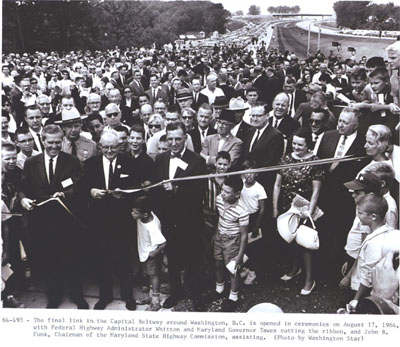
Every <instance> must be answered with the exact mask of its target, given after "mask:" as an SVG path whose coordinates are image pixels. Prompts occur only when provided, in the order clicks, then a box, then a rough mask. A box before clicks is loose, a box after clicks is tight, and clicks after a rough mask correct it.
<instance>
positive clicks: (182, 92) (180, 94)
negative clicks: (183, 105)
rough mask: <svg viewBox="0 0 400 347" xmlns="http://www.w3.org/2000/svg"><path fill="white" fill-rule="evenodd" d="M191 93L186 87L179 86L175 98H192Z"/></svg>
mask: <svg viewBox="0 0 400 347" xmlns="http://www.w3.org/2000/svg"><path fill="white" fill-rule="evenodd" d="M192 98H193V95H192V93H191V92H190V90H189V89H187V88H180V89H178V90H177V92H176V100H186V99H192Z"/></svg>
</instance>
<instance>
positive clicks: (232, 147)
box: [200, 110, 243, 171]
mask: <svg viewBox="0 0 400 347" xmlns="http://www.w3.org/2000/svg"><path fill="white" fill-rule="evenodd" d="M217 125H218V127H217V134H214V135H209V136H207V137H206V139H205V140H204V142H203V146H202V150H201V153H200V155H201V156H202V157H203V158H204V159H205V160H206V163H207V165H208V166H210V167H211V169H212V170H211V171H214V170H215V159H216V156H217V153H218V152H220V151H226V152H229V155H230V156H231V163H232V165H231V166H232V167H235V165H236V164H237V162H238V160H239V158H240V156H241V154H242V145H243V142H242V140H240V139H238V138H237V137H235V136H233V135H232V134H231V130H232V128H233V127H234V126H235V113H234V112H233V111H229V110H222V111H221V114H220V115H219V117H218V119H217Z"/></svg>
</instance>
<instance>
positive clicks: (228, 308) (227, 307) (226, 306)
mask: <svg viewBox="0 0 400 347" xmlns="http://www.w3.org/2000/svg"><path fill="white" fill-rule="evenodd" d="M237 307H238V301H233V300H231V299H228V300H226V301H224V303H223V304H222V306H221V311H222V312H235V310H236V308H237Z"/></svg>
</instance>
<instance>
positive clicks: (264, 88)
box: [253, 66, 269, 102]
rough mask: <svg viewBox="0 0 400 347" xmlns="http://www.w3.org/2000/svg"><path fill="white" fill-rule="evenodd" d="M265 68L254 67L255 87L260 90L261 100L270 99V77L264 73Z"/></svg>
mask: <svg viewBox="0 0 400 347" xmlns="http://www.w3.org/2000/svg"><path fill="white" fill-rule="evenodd" d="M262 72H263V69H262V67H261V66H255V67H254V74H255V77H254V80H253V87H255V88H257V89H258V90H259V91H260V96H259V98H258V99H259V100H261V101H265V102H267V99H268V95H267V94H268V92H269V90H268V79H267V78H266V77H265V76H264V75H263V74H262Z"/></svg>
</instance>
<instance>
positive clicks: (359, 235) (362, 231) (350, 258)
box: [339, 172, 381, 295]
mask: <svg viewBox="0 0 400 347" xmlns="http://www.w3.org/2000/svg"><path fill="white" fill-rule="evenodd" d="M344 185H345V187H346V188H347V189H348V190H349V192H351V194H352V196H353V198H354V202H355V204H356V205H357V203H358V202H359V200H360V199H361V198H362V197H363V196H365V195H367V194H370V193H377V194H379V193H380V191H381V182H380V179H379V177H378V176H376V175H375V174H373V173H371V172H365V173H361V174H360V175H358V177H356V179H354V180H353V181H350V182H347V183H345V184H344ZM369 233H370V229H369V227H368V226H366V225H363V224H362V223H361V221H360V219H359V218H358V216H356V217H355V219H354V222H353V226H352V227H351V229H350V231H349V234H348V235H347V242H346V246H345V247H344V249H345V250H346V253H347V257H346V262H345V263H344V264H343V266H342V275H343V276H344V277H343V279H342V280H341V281H340V283H339V287H341V288H342V289H345V288H347V287H349V286H350V288H351V289H352V290H357V289H358V286H359V280H358V278H357V276H356V272H355V271H354V270H355V266H354V263H355V260H356V259H357V256H358V253H359V251H360V247H361V244H362V243H363V241H364V239H365V238H366V236H367V235H368V234H369ZM350 295H353V294H350Z"/></svg>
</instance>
